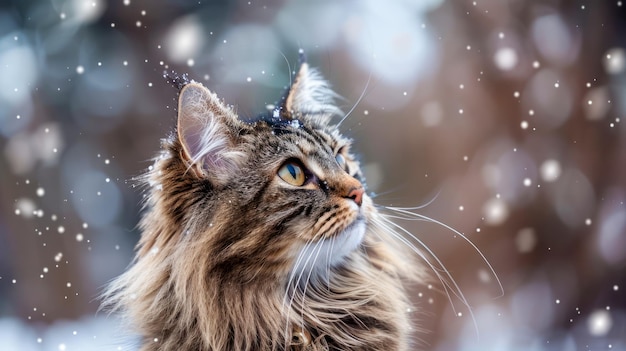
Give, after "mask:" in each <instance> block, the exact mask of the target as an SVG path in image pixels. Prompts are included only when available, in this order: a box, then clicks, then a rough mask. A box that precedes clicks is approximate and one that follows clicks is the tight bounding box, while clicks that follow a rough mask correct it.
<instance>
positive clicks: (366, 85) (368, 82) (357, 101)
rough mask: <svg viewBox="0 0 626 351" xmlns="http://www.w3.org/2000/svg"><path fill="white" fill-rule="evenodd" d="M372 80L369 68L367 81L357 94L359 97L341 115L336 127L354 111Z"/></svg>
mask: <svg viewBox="0 0 626 351" xmlns="http://www.w3.org/2000/svg"><path fill="white" fill-rule="evenodd" d="M371 80H372V69H371V68H370V73H369V75H368V77H367V82H366V83H365V88H363V91H362V92H361V95H360V96H359V98H358V99H357V100H356V102H355V103H354V105H352V108H351V109H350V111H348V112H347V113H346V115H345V116H343V118H342V119H341V121H339V123H337V127H339V126H341V124H342V123H343V121H345V120H346V119H347V118H348V117H349V116H350V114H351V113H352V112H353V111H354V109H355V108H356V107H357V106H358V105H359V104H360V103H361V100H363V98H364V97H365V94H366V93H367V89H368V88H369V86H370V81H371Z"/></svg>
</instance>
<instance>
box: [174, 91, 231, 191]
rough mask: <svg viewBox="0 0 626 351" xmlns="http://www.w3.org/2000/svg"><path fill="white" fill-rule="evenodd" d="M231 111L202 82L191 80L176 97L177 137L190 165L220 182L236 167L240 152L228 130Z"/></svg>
mask: <svg viewBox="0 0 626 351" xmlns="http://www.w3.org/2000/svg"><path fill="white" fill-rule="evenodd" d="M237 122H238V120H237V116H236V115H235V113H234V112H233V111H232V109H230V108H229V107H228V106H226V105H225V104H224V103H223V102H222V101H220V99H219V98H218V97H217V95H215V94H214V93H212V92H210V91H209V90H208V89H207V88H205V87H204V86H203V85H202V84H200V83H196V82H191V83H189V84H187V85H185V86H184V87H183V88H182V90H181V91H180V95H179V98H178V125H177V132H178V139H179V140H180V142H181V144H182V146H183V157H184V158H186V160H187V161H188V162H189V163H190V167H196V169H197V170H199V171H200V172H202V173H204V174H208V175H209V176H210V178H212V179H214V180H216V181H218V182H221V181H224V180H226V179H228V176H229V175H230V174H232V172H233V171H234V170H235V169H236V168H237V167H238V164H239V163H240V162H241V159H242V153H241V152H238V151H236V150H235V146H234V137H233V133H232V130H233V128H234V127H235V125H236V123H237Z"/></svg>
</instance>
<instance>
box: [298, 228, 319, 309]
mask: <svg viewBox="0 0 626 351" xmlns="http://www.w3.org/2000/svg"><path fill="white" fill-rule="evenodd" d="M322 241H323V240H318V241H317V243H316V244H315V248H313V251H315V250H317V253H316V254H315V258H313V262H312V264H311V269H310V270H309V274H308V275H307V277H306V281H305V282H304V289H303V291H302V306H304V305H305V303H304V300H305V298H306V291H307V289H308V287H309V285H310V284H309V282H310V281H311V275H312V274H313V270H314V268H313V267H314V265H315V262H317V258H318V257H319V254H320V252H321V251H322ZM300 319H301V320H304V309H301V311H300Z"/></svg>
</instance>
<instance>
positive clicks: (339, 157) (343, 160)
mask: <svg viewBox="0 0 626 351" xmlns="http://www.w3.org/2000/svg"><path fill="white" fill-rule="evenodd" d="M335 160H337V163H338V164H339V167H341V168H342V169H343V170H345V171H346V172H348V164H347V163H346V158H345V157H343V155H342V154H337V156H335Z"/></svg>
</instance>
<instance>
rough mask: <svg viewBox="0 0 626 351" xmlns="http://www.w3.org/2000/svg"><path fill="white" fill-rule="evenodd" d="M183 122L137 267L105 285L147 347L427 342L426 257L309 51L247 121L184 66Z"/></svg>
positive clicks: (168, 144) (150, 194)
mask: <svg viewBox="0 0 626 351" xmlns="http://www.w3.org/2000/svg"><path fill="white" fill-rule="evenodd" d="M173 81H174V83H175V84H176V85H177V86H178V87H179V89H180V90H179V96H178V110H177V114H178V116H177V126H176V131H175V132H174V133H173V134H172V135H170V136H169V137H168V138H167V139H165V140H164V141H163V142H162V151H161V153H160V154H159V155H158V156H157V157H156V159H155V164H154V166H153V167H151V170H150V171H149V172H148V173H147V174H146V175H145V177H144V183H145V184H146V187H147V197H146V203H145V210H144V214H143V217H142V220H141V222H140V228H141V231H142V236H141V239H140V242H139V243H138V245H137V252H136V257H135V260H134V262H133V264H132V266H131V267H130V268H129V269H128V270H127V271H126V272H125V273H123V274H122V275H121V276H120V277H118V278H117V279H116V280H115V281H114V282H113V283H112V284H111V285H110V287H109V289H108V290H107V292H106V293H105V294H104V300H105V302H104V305H105V306H108V307H109V309H110V310H112V311H121V312H122V313H123V314H124V315H125V316H126V318H127V319H128V320H129V322H130V324H132V326H133V328H134V329H135V330H136V332H137V333H138V334H139V335H140V336H141V350H142V351H157V350H180V351H187V350H189V351H190V350H194V351H196V350H211V351H218V350H219V351H222V350H248V351H257V350H258V351H262V350H281V351H282V350H285V351H286V350H294V351H295V350H310V351H313V350H315V351H317V350H360V351H366V350H367V351H383V350H384V351H404V350H413V349H415V347H416V346H415V345H414V341H413V339H414V338H415V336H414V335H413V334H414V332H415V330H416V327H415V326H414V325H413V321H412V319H413V318H412V316H415V314H412V313H411V311H412V309H413V307H412V305H411V302H410V300H409V296H408V292H407V286H408V285H410V284H412V283H421V282H424V281H425V280H426V279H427V274H426V273H425V271H426V270H425V269H424V267H423V266H424V265H423V264H422V263H418V262H417V260H416V259H415V255H413V254H412V253H411V252H410V250H409V249H407V247H413V249H414V248H415V247H414V246H412V244H411V243H409V242H408V241H407V240H406V239H405V238H403V237H402V236H401V235H398V234H397V233H396V229H397V227H395V226H394V225H392V222H390V221H389V220H388V219H387V218H386V217H385V216H384V215H382V214H381V213H379V211H378V209H377V206H375V205H374V203H373V201H372V198H371V197H370V196H369V195H368V193H367V192H366V189H365V183H364V180H363V175H362V172H361V169H360V166H359V162H358V160H357V159H356V158H355V156H354V155H353V154H352V152H351V149H350V147H351V140H350V139H348V138H346V137H344V136H343V135H342V134H341V133H340V131H339V124H340V123H335V122H333V121H336V120H337V119H341V118H345V117H346V116H345V115H343V114H342V112H341V111H340V109H339V108H338V107H336V105H335V103H334V101H335V99H336V94H335V93H334V92H333V91H332V90H331V88H330V86H329V84H328V83H327V82H326V81H325V80H324V79H323V78H322V77H321V75H320V74H319V72H318V71H317V70H315V69H313V68H311V67H310V66H309V64H308V63H307V62H306V61H305V60H304V59H303V58H301V62H300V65H299V69H298V70H297V72H296V73H295V74H294V79H293V83H292V84H291V86H290V87H289V88H288V89H287V91H286V93H285V95H284V96H283V98H282V99H281V100H280V102H279V103H277V104H276V107H275V108H274V109H273V110H272V111H270V112H268V113H264V114H261V115H260V116H258V117H256V118H253V119H248V120H245V119H243V118H239V117H238V116H237V114H236V113H235V112H234V110H233V108H232V107H230V106H228V105H226V104H225V103H224V102H223V101H221V100H220V99H219V98H218V97H217V96H216V95H215V94H214V93H213V92H211V91H209V90H208V89H207V88H206V87H204V86H203V85H202V84H200V83H198V82H195V81H189V80H188V79H182V78H176V79H173Z"/></svg>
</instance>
